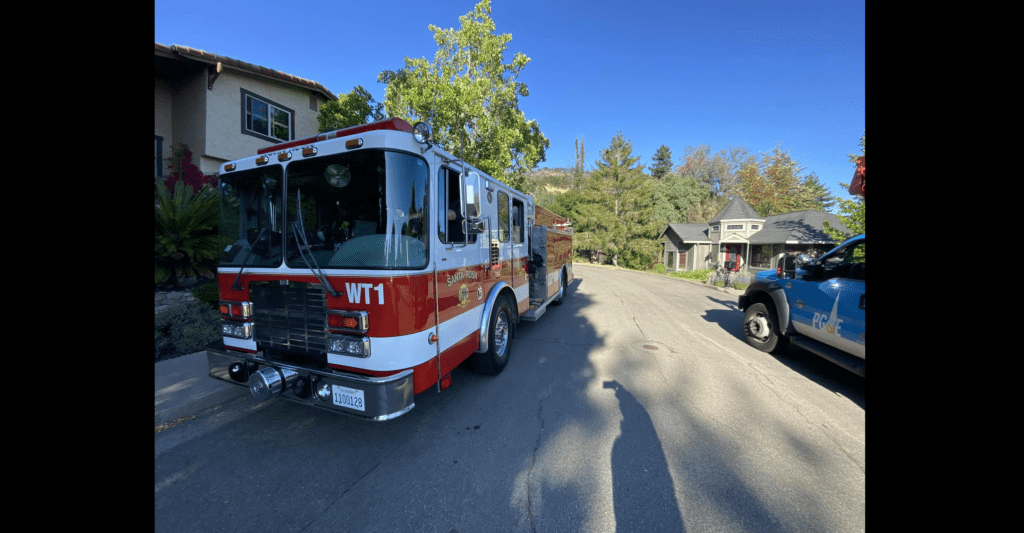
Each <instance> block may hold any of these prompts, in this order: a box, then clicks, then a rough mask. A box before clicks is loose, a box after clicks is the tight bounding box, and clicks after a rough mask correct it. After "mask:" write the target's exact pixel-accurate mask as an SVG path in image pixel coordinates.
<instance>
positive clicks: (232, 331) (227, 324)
mask: <svg viewBox="0 0 1024 533" xmlns="http://www.w3.org/2000/svg"><path fill="white" fill-rule="evenodd" d="M220 331H221V334H223V335H224V336H225V337H234V338H236V339H250V338H252V324H251V323H249V322H237V321H234V320H222V321H221V323H220Z"/></svg>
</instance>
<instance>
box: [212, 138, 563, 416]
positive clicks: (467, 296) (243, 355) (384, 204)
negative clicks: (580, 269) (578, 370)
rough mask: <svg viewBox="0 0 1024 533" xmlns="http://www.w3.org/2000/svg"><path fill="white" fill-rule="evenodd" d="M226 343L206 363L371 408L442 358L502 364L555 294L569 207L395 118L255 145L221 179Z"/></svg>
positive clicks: (283, 389) (404, 398) (439, 372)
mask: <svg viewBox="0 0 1024 533" xmlns="http://www.w3.org/2000/svg"><path fill="white" fill-rule="evenodd" d="M218 186H219V192H220V230H219V231H220V236H221V238H222V240H223V243H224V244H223V246H224V247H223V249H222V254H221V262H220V265H219V267H218V273H217V279H218V286H219V290H220V299H221V302H220V311H221V316H222V321H221V325H222V328H221V329H222V333H223V341H222V342H218V343H214V344H213V345H211V346H209V347H207V357H208V363H209V373H210V376H211V377H213V378H215V379H220V380H224V381H227V382H229V383H234V384H238V385H242V386H246V387H248V388H249V389H250V391H251V392H252V394H253V396H254V397H256V398H257V399H258V400H265V399H268V398H271V397H275V396H276V397H280V398H284V399H288V400H292V401H296V402H300V403H305V404H308V405H311V406H314V407H319V408H323V409H327V410H331V411H335V412H339V413H344V414H349V415H353V416H357V417H361V418H365V419H370V420H388V419H392V418H395V417H398V416H401V415H402V414H405V413H406V412H408V411H409V410H410V409H412V408H413V407H414V405H415V403H414V395H415V394H418V393H421V392H423V391H426V390H427V389H429V388H431V387H432V386H436V387H437V388H438V390H441V389H444V388H446V387H447V386H448V385H449V384H450V382H451V372H452V370H453V369H454V368H455V367H456V366H458V365H459V364H461V363H462V362H463V361H465V360H466V359H469V358H472V362H473V366H474V368H475V369H476V370H477V371H479V372H482V373H484V374H492V375H493V374H498V373H500V372H501V371H502V369H503V368H504V367H505V365H506V364H507V363H508V360H509V356H510V355H511V340H512V338H513V337H514V336H515V330H516V325H517V324H518V323H519V321H520V320H536V319H538V318H539V317H540V316H542V315H543V313H544V312H545V311H546V309H547V306H548V305H551V304H558V303H561V301H562V299H563V298H564V297H565V294H566V287H567V285H568V283H569V281H571V280H572V279H573V274H572V230H571V227H570V225H569V221H568V220H567V219H564V218H561V217H558V216H557V215H555V214H553V213H551V212H549V211H546V210H544V209H543V208H540V207H538V206H536V205H534V203H533V197H532V196H531V195H528V194H525V193H522V192H520V191H517V190H515V189H512V188H510V187H508V186H507V185H505V184H503V183H501V182H499V181H497V180H495V179H493V178H491V177H490V176H488V175H486V174H485V173H483V172H481V171H479V170H478V169H476V168H474V167H472V166H471V165H468V164H466V163H465V162H463V161H461V160H459V159H458V158H456V157H454V156H452V155H451V154H449V153H448V152H445V151H444V150H442V149H441V148H440V147H438V146H436V145H434V144H433V143H432V139H431V138H430V132H429V128H428V127H427V126H426V125H425V124H423V123H417V124H416V127H415V128H414V127H413V126H411V125H410V124H409V123H407V122H405V121H403V120H401V119H397V118H392V119H389V120H385V121H379V122H374V123H370V124H364V125H360V126H354V127H351V128H345V129H342V130H336V131H333V132H330V133H323V134H320V135H317V136H316V137H311V138H307V139H301V140H296V141H291V142H287V143H282V144H278V145H274V146H270V147H267V148H263V149H261V150H259V152H258V153H257V155H255V156H253V157H248V158H244V159H240V160H236V161H232V162H229V163H227V164H225V165H224V166H223V168H222V172H221V173H220V177H219V183H218Z"/></svg>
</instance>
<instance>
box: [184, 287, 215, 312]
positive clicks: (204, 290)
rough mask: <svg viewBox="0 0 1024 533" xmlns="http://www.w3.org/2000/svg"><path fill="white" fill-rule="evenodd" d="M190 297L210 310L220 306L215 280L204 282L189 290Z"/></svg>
mask: <svg viewBox="0 0 1024 533" xmlns="http://www.w3.org/2000/svg"><path fill="white" fill-rule="evenodd" d="M188 292H190V293H192V296H193V297H194V298H195V299H196V300H199V301H200V302H203V303H205V304H207V305H209V306H210V309H217V308H218V306H219V304H220V292H218V287H217V280H210V281H204V282H202V283H200V284H199V285H196V286H195V287H192V288H191V289H189V291H188Z"/></svg>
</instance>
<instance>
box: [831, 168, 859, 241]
mask: <svg viewBox="0 0 1024 533" xmlns="http://www.w3.org/2000/svg"><path fill="white" fill-rule="evenodd" d="M839 186H840V187H844V188H849V187H850V185H849V184H848V183H840V184H839ZM866 214H867V210H866V209H865V208H864V198H863V197H861V196H855V197H853V199H852V200H845V199H842V198H840V199H839V214H837V215H836V218H838V219H839V221H840V222H842V223H843V225H844V226H846V227H847V228H848V229H849V230H850V231H851V233H847V232H844V231H839V230H838V229H837V228H833V227H832V225H831V224H829V223H828V221H827V220H826V221H824V222H823V223H822V226H823V230H824V231H825V233H826V234H828V236H829V237H832V239H833V240H835V241H836V242H837V243H840V242H843V241H845V240H846V239H849V238H850V237H853V236H854V235H860V234H862V233H866V231H865V221H866Z"/></svg>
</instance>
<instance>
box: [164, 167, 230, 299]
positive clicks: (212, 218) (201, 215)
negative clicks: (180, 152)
mask: <svg viewBox="0 0 1024 533" xmlns="http://www.w3.org/2000/svg"><path fill="white" fill-rule="evenodd" d="M156 196H157V203H156V205H155V207H154V214H155V218H154V231H155V233H154V262H155V271H154V283H157V284H159V283H161V282H166V283H167V284H168V285H177V283H178V276H179V275H181V276H184V277H194V276H198V275H201V274H206V273H210V272H212V269H213V265H214V264H215V263H214V262H215V261H216V259H217V256H218V253H219V250H220V237H219V235H218V234H217V218H218V215H219V207H218V203H217V192H216V189H213V188H211V187H209V186H205V187H203V188H201V189H200V190H199V192H198V193H196V192H195V191H193V190H192V187H190V186H188V185H186V184H185V183H184V181H181V180H179V181H178V182H177V183H176V184H175V185H174V192H173V194H172V193H171V191H170V190H169V189H168V188H167V184H166V183H165V182H163V181H160V182H158V183H157V187H156Z"/></svg>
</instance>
